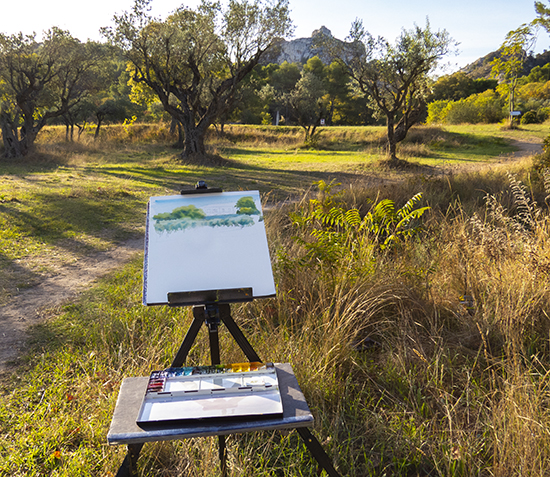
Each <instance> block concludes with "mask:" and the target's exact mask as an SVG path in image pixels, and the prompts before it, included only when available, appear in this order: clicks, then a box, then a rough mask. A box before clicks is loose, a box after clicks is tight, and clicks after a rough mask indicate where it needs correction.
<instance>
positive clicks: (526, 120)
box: [520, 110, 539, 124]
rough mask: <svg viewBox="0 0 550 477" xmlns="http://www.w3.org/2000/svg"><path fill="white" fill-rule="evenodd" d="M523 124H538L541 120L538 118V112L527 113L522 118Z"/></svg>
mask: <svg viewBox="0 0 550 477" xmlns="http://www.w3.org/2000/svg"><path fill="white" fill-rule="evenodd" d="M520 122H521V124H536V123H538V122H539V119H538V117H537V112H536V111H533V110H531V111H527V112H526V113H525V114H524V115H523V116H522V117H521V121H520Z"/></svg>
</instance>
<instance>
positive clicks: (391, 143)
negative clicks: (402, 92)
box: [386, 114, 399, 163]
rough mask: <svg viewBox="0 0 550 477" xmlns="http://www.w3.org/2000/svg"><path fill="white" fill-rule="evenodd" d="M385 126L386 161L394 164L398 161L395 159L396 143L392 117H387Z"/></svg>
mask: <svg viewBox="0 0 550 477" xmlns="http://www.w3.org/2000/svg"><path fill="white" fill-rule="evenodd" d="M386 126H387V129H388V159H389V161H390V163H396V162H398V161H399V159H398V158H397V141H396V140H395V139H396V138H395V122H394V118H393V115H391V114H388V115H387V120H386Z"/></svg>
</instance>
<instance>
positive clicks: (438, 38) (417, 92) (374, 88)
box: [332, 19, 454, 165]
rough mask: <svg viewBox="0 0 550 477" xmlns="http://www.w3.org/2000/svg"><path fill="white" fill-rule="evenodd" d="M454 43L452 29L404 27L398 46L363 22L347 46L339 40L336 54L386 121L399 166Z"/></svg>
mask: <svg viewBox="0 0 550 477" xmlns="http://www.w3.org/2000/svg"><path fill="white" fill-rule="evenodd" d="M453 45H454V41H453V40H452V39H451V38H450V36H449V34H448V33H447V31H446V30H442V31H437V32H433V31H432V30H431V28H430V24H429V22H426V26H425V27H424V28H421V27H418V26H415V27H414V28H413V29H411V30H405V29H403V30H402V32H401V35H400V36H399V37H398V38H397V40H396V42H395V43H394V44H391V43H389V42H388V41H387V40H386V39H384V38H382V37H378V38H374V37H373V36H372V35H371V34H370V33H369V32H367V31H366V30H365V29H364V28H363V23H362V21H361V20H359V19H357V20H355V22H353V24H352V27H351V30H350V35H349V37H348V38H347V43H345V44H341V43H340V44H337V43H334V42H333V45H332V48H333V54H335V55H336V56H337V58H338V61H339V62H340V63H341V64H342V65H344V66H345V67H346V69H347V71H348V73H349V75H350V77H351V78H352V79H353V80H354V81H355V82H356V84H357V85H358V86H359V88H360V89H361V91H362V92H363V93H364V94H365V95H367V96H368V97H369V98H370V100H371V106H372V107H373V108H374V109H375V110H376V111H378V113H379V114H380V115H382V116H385V118H386V125H387V142H388V156H389V159H390V164H392V165H396V164H397V163H399V160H398V158H397V155H396V150H397V143H398V142H400V141H402V140H403V139H405V137H406V135H407V132H408V130H409V129H410V128H411V126H412V125H413V124H415V123H416V122H417V121H418V120H419V119H420V117H421V115H422V113H423V112H424V110H425V105H426V98H427V96H428V93H429V87H428V86H429V81H428V79H429V74H430V73H432V72H434V70H435V69H436V67H437V65H438V64H439V61H440V60H441V59H442V58H443V57H445V56H446V55H447V54H449V53H450V51H451V48H452V46H453Z"/></svg>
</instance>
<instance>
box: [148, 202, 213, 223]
mask: <svg viewBox="0 0 550 477" xmlns="http://www.w3.org/2000/svg"><path fill="white" fill-rule="evenodd" d="M205 217H206V214H205V213H204V211H203V210H202V209H199V208H197V207H196V206H194V205H193V204H190V205H184V206H182V207H178V208H177V209H174V210H173V211H172V212H164V213H162V214H157V215H155V216H154V217H153V219H155V220H178V219H186V218H187V219H194V220H200V219H204V218H205Z"/></svg>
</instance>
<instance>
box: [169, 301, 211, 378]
mask: <svg viewBox="0 0 550 477" xmlns="http://www.w3.org/2000/svg"><path fill="white" fill-rule="evenodd" d="M193 315H194V319H193V323H191V326H190V327H189V330H187V334H186V335H185V338H184V339H183V342H182V344H181V346H180V349H179V350H178V352H177V353H176V356H175V357H174V360H173V361H172V364H171V366H172V367H173V368H179V367H180V366H183V363H184V362H185V360H186V359H187V355H188V354H189V351H191V347H192V346H193V343H194V342H195V339H196V337H197V335H198V333H199V331H200V329H201V326H202V324H203V322H204V318H203V317H202V316H201V315H200V312H199V313H195V309H193Z"/></svg>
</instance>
